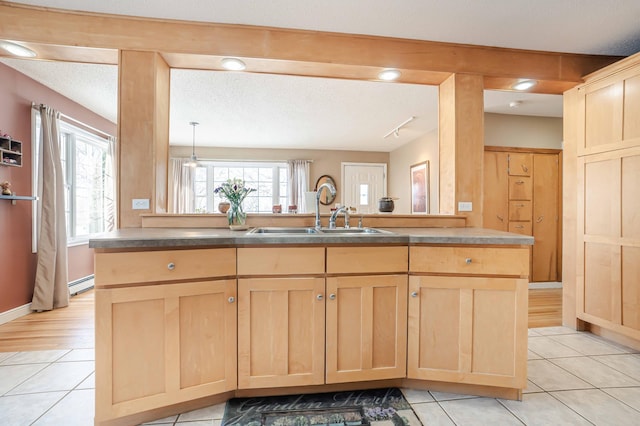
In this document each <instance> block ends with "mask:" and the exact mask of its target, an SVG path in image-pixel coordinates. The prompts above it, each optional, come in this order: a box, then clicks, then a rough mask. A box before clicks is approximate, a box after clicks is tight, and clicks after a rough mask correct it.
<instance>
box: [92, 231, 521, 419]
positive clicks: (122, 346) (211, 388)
mask: <svg viewBox="0 0 640 426" xmlns="http://www.w3.org/2000/svg"><path fill="white" fill-rule="evenodd" d="M384 231H387V232H383V233H371V234H334V233H332V234H316V235H307V234H255V233H247V232H238V231H229V230H227V229H222V228H220V229H215V228H212V229H205V228H194V229H189V228H180V229H173V228H135V229H121V230H118V231H115V232H113V233H110V234H104V235H100V236H96V237H95V238H93V239H92V240H91V242H90V246H91V247H93V248H94V249H95V252H96V254H95V285H96V424H98V425H116V424H123V425H124V424H133V423H139V422H143V421H149V420H153V419H156V418H160V417H164V416H167V415H170V414H173V413H178V412H183V411H185V410H188V409H194V408H198V407H202V406H206V405H209V404H212V403H216V402H221V401H224V400H227V399H229V398H232V397H234V396H257V395H274V394H285V393H305V392H322V391H335V390H342V389H345V390H346V389H362V388H372V387H383V386H404V387H412V388H424V389H434V390H442V391H449V392H462V393H472V394H478V395H490V396H499V397H503V398H510V399H520V398H521V395H522V390H523V389H524V388H525V387H526V362H527V290H528V274H529V251H530V246H531V244H533V239H532V238H531V237H527V236H522V235H518V234H511V233H505V232H500V231H493V230H486V229H477V228H393V229H387V230H384Z"/></svg>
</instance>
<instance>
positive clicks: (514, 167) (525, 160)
mask: <svg viewBox="0 0 640 426" xmlns="http://www.w3.org/2000/svg"><path fill="white" fill-rule="evenodd" d="M532 170H533V155H532V154H529V153H510V154H509V176H531V171H532Z"/></svg>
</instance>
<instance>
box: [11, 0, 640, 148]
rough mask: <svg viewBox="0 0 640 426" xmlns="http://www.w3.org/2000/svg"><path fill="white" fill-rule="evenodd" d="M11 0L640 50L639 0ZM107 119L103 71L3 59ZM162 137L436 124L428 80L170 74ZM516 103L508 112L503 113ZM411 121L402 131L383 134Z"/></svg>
mask: <svg viewBox="0 0 640 426" xmlns="http://www.w3.org/2000/svg"><path fill="white" fill-rule="evenodd" d="M16 3H24V4H32V5H39V6H47V7H55V8H62V9H72V10H85V11H93V12H101V13H113V14H123V15H134V16H147V17H157V18H168V19H183V20H195V21H210V22H219V23H232V24H248V25H264V26H273V27H284V28H299V29H309V30H320V31H335V32H344V33H354V34H372V35H382V36H390V37H402V38H414V39H422V40H434V41H447V42H456V43H468V44H478V45H487V46H498V47H511V48H520V49H534V50H547V51H558V52H568V53H589V54H607V55H630V54H633V53H636V52H638V51H640V26H639V25H638V22H640V1H638V0H614V1H606V2H605V1H600V0H537V1H530V0H529V1H523V0H487V1H482V2H480V1H473V0H448V1H439V0H403V1H395V2H390V1H388V0H386V1H382V0H367V1H364V0H359V1H356V0H352V1H346V2H345V1H344V0H325V1H321V2H319V1H311V0H270V1H264V0H244V1H243V0H236V1H216V0H182V1H180V2H176V1H175V0H173V1H169V0H153V1H152V0H138V1H130V0H111V1H109V2H104V1H86V0H35V1H16ZM0 61H2V62H4V63H5V64H7V65H9V66H11V67H14V68H16V69H17V70H18V71H20V72H23V73H25V74H27V75H29V76H31V77H32V78H34V79H36V80H38V81H40V82H41V83H43V84H45V85H47V86H49V87H51V88H52V89H54V90H56V91H58V92H60V93H63V94H65V95H66V96H67V97H69V98H70V99H72V100H74V101H76V102H78V103H80V104H82V105H85V106H87V107H88V108H89V109H92V110H93V111H95V112H96V113H98V114H100V115H102V116H104V117H106V118H108V119H110V120H112V121H115V120H116V112H117V100H116V86H117V70H116V68H115V67H113V66H105V65H79V64H64V63H53V62H41V61H25V60H17V59H1V60H0ZM171 80H172V81H171V84H172V96H171V123H170V126H171V130H170V133H171V135H170V138H171V143H172V144H176V145H190V144H191V138H192V136H191V135H192V133H191V130H192V129H191V127H190V126H189V121H199V122H200V123H201V125H200V126H199V127H198V129H197V133H196V139H197V144H198V145H211V146H244V147H261V146H269V147H280V148H316V149H363V150H379V151H390V150H393V149H395V148H397V147H398V146H400V145H401V144H403V143H406V142H408V141H410V140H413V139H415V138H416V137H418V136H420V135H422V134H424V133H426V132H428V131H431V130H433V129H435V128H436V126H437V92H436V90H435V88H433V87H428V86H416V85H407V84H394V83H379V82H361V81H348V80H330V79H320V78H303V77H287V76H279V75H261V74H249V73H230V72H215V71H192V70H173V72H172V76H171ZM513 100H521V101H523V102H522V104H521V105H520V106H519V107H518V108H509V106H508V105H509V103H510V102H511V101H513ZM485 110H486V111H488V112H496V113H515V114H520V115H541V116H553V117H558V116H561V114H562V99H561V97H560V96H552V95H534V94H519V93H511V92H495V91H492V92H486V93H485ZM410 116H416V117H417V119H416V120H414V121H413V122H411V123H410V124H409V125H407V126H406V127H405V128H404V129H403V131H401V133H400V138H394V137H393V136H391V137H389V138H387V139H383V138H382V136H384V134H386V133H387V132H389V131H390V130H392V129H393V128H394V127H395V126H397V125H398V124H400V123H402V122H403V121H405V120H406V119H407V118H409V117H410Z"/></svg>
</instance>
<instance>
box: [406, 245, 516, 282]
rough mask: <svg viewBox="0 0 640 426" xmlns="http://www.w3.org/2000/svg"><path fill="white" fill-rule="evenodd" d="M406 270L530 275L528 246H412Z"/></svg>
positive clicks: (439, 272) (437, 272)
mask: <svg viewBox="0 0 640 426" xmlns="http://www.w3.org/2000/svg"><path fill="white" fill-rule="evenodd" d="M409 271H410V272H424V273H435V274H464V275H474V274H477V275H515V276H524V275H529V249H528V248H495V247H411V251H410V253H409Z"/></svg>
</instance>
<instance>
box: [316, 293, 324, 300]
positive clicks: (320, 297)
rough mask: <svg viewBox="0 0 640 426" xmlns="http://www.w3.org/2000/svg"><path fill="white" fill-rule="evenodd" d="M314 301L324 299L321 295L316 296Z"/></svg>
mask: <svg viewBox="0 0 640 426" xmlns="http://www.w3.org/2000/svg"><path fill="white" fill-rule="evenodd" d="M316 299H318V300H322V299H324V297H323V296H322V294H319V295H317V296H316Z"/></svg>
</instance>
